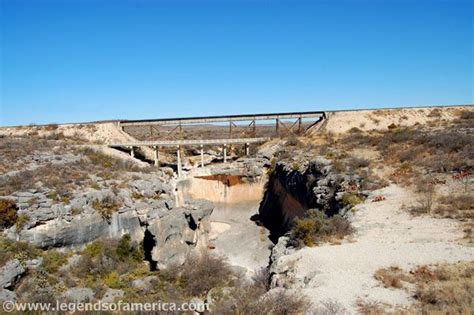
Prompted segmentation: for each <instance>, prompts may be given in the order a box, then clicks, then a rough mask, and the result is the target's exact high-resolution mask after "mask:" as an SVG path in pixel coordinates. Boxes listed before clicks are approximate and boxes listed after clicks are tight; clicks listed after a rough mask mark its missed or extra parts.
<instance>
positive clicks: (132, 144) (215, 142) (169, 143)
mask: <svg viewBox="0 0 474 315" xmlns="http://www.w3.org/2000/svg"><path fill="white" fill-rule="evenodd" d="M268 140H270V139H269V138H235V139H211V140H201V139H197V140H161V141H137V142H127V143H113V144H109V147H145V146H146V147H177V146H195V145H197V146H200V145H203V146H204V145H224V144H229V145H230V144H246V143H260V142H266V141H268Z"/></svg>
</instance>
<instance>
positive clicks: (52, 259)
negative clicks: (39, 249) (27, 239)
mask: <svg viewBox="0 0 474 315" xmlns="http://www.w3.org/2000/svg"><path fill="white" fill-rule="evenodd" d="M67 259H68V255H67V254H64V253H61V252H59V251H57V250H50V251H48V252H46V253H45V254H44V255H43V265H42V266H43V269H44V270H45V271H46V272H48V273H56V272H58V270H59V268H60V267H61V266H62V265H64V264H65V263H66V262H67Z"/></svg>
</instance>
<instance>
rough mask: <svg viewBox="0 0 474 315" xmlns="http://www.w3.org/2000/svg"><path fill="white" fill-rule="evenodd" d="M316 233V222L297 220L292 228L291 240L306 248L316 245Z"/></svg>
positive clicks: (306, 219)
mask: <svg viewBox="0 0 474 315" xmlns="http://www.w3.org/2000/svg"><path fill="white" fill-rule="evenodd" d="M315 231H316V221H315V220H313V219H311V218H305V219H300V218H296V219H295V220H294V222H293V227H292V228H291V238H292V239H293V240H295V241H296V242H297V243H298V244H301V243H302V244H304V245H306V246H313V245H314V240H313V237H314V233H315Z"/></svg>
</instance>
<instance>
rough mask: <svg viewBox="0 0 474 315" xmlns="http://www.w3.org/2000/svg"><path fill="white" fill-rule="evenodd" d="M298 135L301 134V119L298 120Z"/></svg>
mask: <svg viewBox="0 0 474 315" xmlns="http://www.w3.org/2000/svg"><path fill="white" fill-rule="evenodd" d="M298 134H301V117H300V118H298Z"/></svg>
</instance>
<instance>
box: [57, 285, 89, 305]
mask: <svg viewBox="0 0 474 315" xmlns="http://www.w3.org/2000/svg"><path fill="white" fill-rule="evenodd" d="M62 297H63V299H65V300H66V301H68V302H81V303H85V302H91V301H92V300H93V299H94V291H93V290H92V289H90V288H71V289H68V290H67V291H66V292H64V293H63V295H62Z"/></svg>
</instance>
